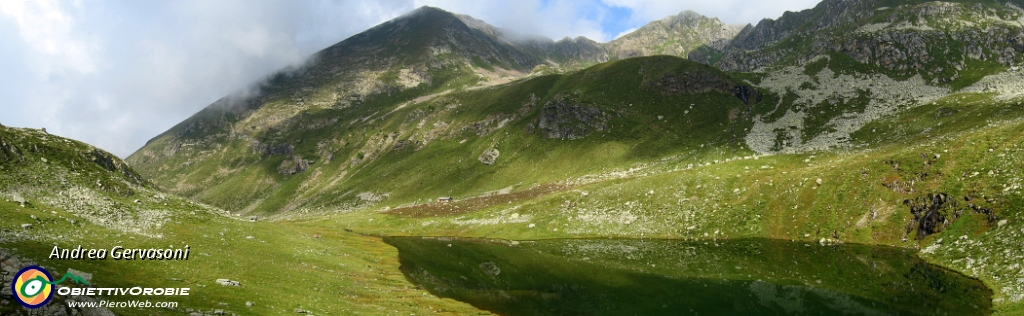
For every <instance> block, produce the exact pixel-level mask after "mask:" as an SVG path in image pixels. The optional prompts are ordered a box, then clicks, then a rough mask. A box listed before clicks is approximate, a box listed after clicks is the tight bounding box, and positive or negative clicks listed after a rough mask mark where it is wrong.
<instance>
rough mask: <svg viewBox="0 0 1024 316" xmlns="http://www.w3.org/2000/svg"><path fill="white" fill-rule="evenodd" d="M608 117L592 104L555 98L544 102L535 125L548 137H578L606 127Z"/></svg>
mask: <svg viewBox="0 0 1024 316" xmlns="http://www.w3.org/2000/svg"><path fill="white" fill-rule="evenodd" d="M607 123H608V117H607V116H606V115H605V114H604V112H601V109H599V108H597V107H596V106H593V105H587V104H576V103H570V102H567V101H566V100H565V99H557V100H553V101H549V102H548V103H546V104H544V108H543V109H541V111H540V117H539V118H538V122H537V127H538V129H540V130H541V131H543V133H544V134H545V135H546V136H547V137H548V138H562V139H570V140H573V139H580V138H583V137H587V136H588V135H590V134H591V133H593V132H598V131H604V130H606V129H608V124H607Z"/></svg>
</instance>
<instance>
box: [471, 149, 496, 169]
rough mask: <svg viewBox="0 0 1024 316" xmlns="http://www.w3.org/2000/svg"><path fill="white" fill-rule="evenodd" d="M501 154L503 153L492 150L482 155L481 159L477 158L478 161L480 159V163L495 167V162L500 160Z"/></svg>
mask: <svg viewBox="0 0 1024 316" xmlns="http://www.w3.org/2000/svg"><path fill="white" fill-rule="evenodd" d="M499 154H501V153H500V152H498V150H497V149H494V148H491V149H488V150H485V151H484V153H483V154H480V157H479V158H477V159H479V160H480V162H482V163H483V164H485V165H493V164H494V162H495V161H497V160H498V155H499Z"/></svg>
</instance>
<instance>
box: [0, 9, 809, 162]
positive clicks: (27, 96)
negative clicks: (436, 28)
mask: <svg viewBox="0 0 1024 316" xmlns="http://www.w3.org/2000/svg"><path fill="white" fill-rule="evenodd" d="M814 2H816V1H812V0H786V1H774V2H768V1H761V2H755V1H739V0H717V1H713V2H711V1H693V0H671V1H656V0H581V1H571V0H546V1H542V0H480V1H461V0H393V1H355V0H309V1H300V2H295V1H286V0H252V1H249V0H216V1H208V0H178V1H167V2H156V1H127V2H116V3H115V2H102V1H85V2H78V1H76V0H69V1H58V0H0V47H2V49H0V95H3V97H4V100H3V101H4V102H2V103H0V123H3V124H5V125H8V126H27V127H36V128H38V127H46V128H47V130H48V131H51V132H52V133H55V134H58V135H62V136H66V137H71V138H74V139H78V140H82V141H85V142H87V143H90V144H93V145H96V146H99V147H102V148H104V149H107V150H109V151H111V152H113V153H115V154H117V155H119V156H122V157H126V156H127V155H129V154H130V153H132V152H133V151H134V150H136V149H138V148H139V147H141V146H142V145H143V144H144V143H145V142H146V141H147V140H148V139H149V138H151V137H154V136H156V135H157V134H159V133H162V132H164V131H165V130H167V129H168V128H170V127H171V126H173V125H175V124H177V123H178V122H180V121H182V120H184V119H185V118H187V117H189V116H191V115H192V114H194V113H195V112H197V111H199V110H200V109H202V108H203V107H205V106H207V105H209V104H210V103H212V102H213V101H216V100H217V99H219V98H220V97H223V96H225V95H227V94H230V93H232V92H235V91H237V90H239V89H242V88H245V87H246V86H248V85H249V84H251V83H253V82H255V81H256V80H258V79H259V78H261V77H263V76H265V75H267V74H269V73H271V72H273V71H275V70H277V69H280V68H282V67H285V66H288V65H290V64H295V63H299V62H301V61H302V60H303V59H304V58H305V57H306V56H309V55H310V54H312V53H314V52H316V51H318V50H320V49H322V48H325V47H327V46H329V45H331V44H334V43H336V42H339V41H341V40H343V39H345V38H347V37H349V36H351V35H354V34H356V33H358V32H361V31H363V30H365V29H367V28H369V27H371V26H373V25H376V24H379V23H381V22H384V21H386V20H389V19H391V18H394V17H396V16H399V15H401V14H404V13H406V12H408V11H411V10H413V9H415V8H416V7H419V6H423V5H431V6H436V7H440V8H443V9H445V10H448V11H451V12H455V13H461V14H469V15H472V16H474V17H476V18H479V19H482V20H484V21H486V22H488V23H491V24H493V25H496V26H499V27H504V28H508V29H512V30H515V31H517V32H520V33H524V34H539V35H544V36H547V37H550V38H553V39H560V38H563V37H566V36H569V37H576V36H586V37H588V38H591V39H594V40H598V41H607V40H610V39H613V38H615V37H618V36H620V35H621V34H620V33H621V30H620V29H613V30H610V31H609V30H608V29H607V28H606V27H605V26H607V23H608V22H609V21H612V20H614V19H615V18H617V17H616V16H614V15H613V14H612V12H611V9H613V8H612V7H614V6H619V7H627V8H629V9H630V10H629V11H630V12H631V15H629V16H628V19H629V20H630V21H631V22H630V23H626V24H627V25H624V26H622V27H621V28H633V27H639V26H641V25H643V24H644V23H646V22H647V21H651V20H656V19H661V18H663V17H665V16H667V15H671V14H675V13H678V12H680V11H682V10H686V9H690V10H694V11H697V12H699V13H702V14H705V15H708V16H719V17H721V18H722V20H723V21H726V22H728V23H738V22H756V21H757V20H759V19H760V18H762V17H765V16H768V17H776V16H779V15H780V14H781V13H782V10H786V9H788V10H797V9H801V8H805V7H810V6H812V5H813V4H814ZM608 33H611V34H608Z"/></svg>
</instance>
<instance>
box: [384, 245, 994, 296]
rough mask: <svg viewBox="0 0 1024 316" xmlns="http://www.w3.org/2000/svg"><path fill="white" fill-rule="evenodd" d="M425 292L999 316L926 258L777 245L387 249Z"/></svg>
mask: <svg viewBox="0 0 1024 316" xmlns="http://www.w3.org/2000/svg"><path fill="white" fill-rule="evenodd" d="M384 241H385V242H387V243H388V244H391V245H392V246H395V247H396V248H398V250H399V257H400V260H401V264H402V265H401V267H402V272H403V273H404V274H405V275H406V277H407V278H408V279H409V280H410V281H412V282H413V283H415V284H417V285H418V286H420V287H422V288H424V289H426V290H428V291H430V292H431V293H433V294H434V295H437V296H440V297H447V298H452V299H456V300H460V301H464V302H467V303H470V304H472V305H473V306H476V307H477V308H480V309H484V310H489V311H492V312H495V313H497V314H502V315H987V314H989V313H990V312H991V308H992V305H991V295H992V293H991V291H990V290H989V289H987V288H986V287H985V286H984V285H983V284H982V283H981V282H979V281H977V280H974V279H971V278H968V277H965V276H963V275H961V274H958V273H955V272H952V271H949V270H945V269H942V268H939V267H936V266H933V265H930V264H928V263H926V262H924V261H922V260H921V259H920V258H918V257H917V256H916V255H915V254H914V251H912V250H908V249H899V248H891V247H878V246H866V245H838V246H821V245H818V244H813V243H802V242H788V241H780V240H770V239H742V240H727V241H721V240H720V241H714V242H713V241H707V242H704V241H701V242H692V241H676V240H631V239H561V240H545V241H536V242H522V243H518V244H516V245H512V243H511V242H508V241H498V240H481V239H457V238H425V237H387V238H385V239H384Z"/></svg>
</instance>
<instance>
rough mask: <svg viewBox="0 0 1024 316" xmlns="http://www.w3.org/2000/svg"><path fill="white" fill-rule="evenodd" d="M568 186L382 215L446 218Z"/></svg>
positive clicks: (475, 198)
mask: <svg viewBox="0 0 1024 316" xmlns="http://www.w3.org/2000/svg"><path fill="white" fill-rule="evenodd" d="M569 188H570V186H566V185H561V184H542V185H539V186H535V187H532V188H529V189H526V190H522V191H516V192H512V193H508V194H496V195H486V196H478V197H472V198H468V199H465V200H459V199H455V200H453V201H451V202H435V203H428V204H420V205H413V206H406V207H399V208H396V209H392V210H390V211H387V212H384V214H390V215H399V216H407V217H433V216H448V215H458V214H466V213H472V212H476V211H478V210H481V209H485V208H487V207H491V206H494V205H498V204H508V203H511V202H518V201H523V200H530V199H535V198H538V197H541V196H544V195H548V194H550V193H552V192H557V191H562V190H566V189H569Z"/></svg>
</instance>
